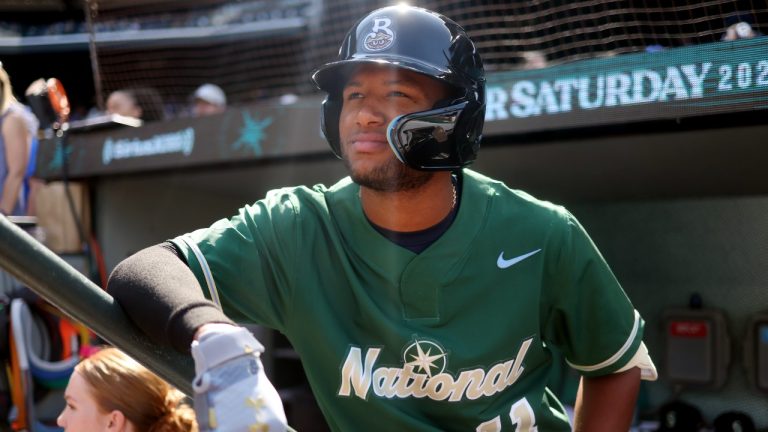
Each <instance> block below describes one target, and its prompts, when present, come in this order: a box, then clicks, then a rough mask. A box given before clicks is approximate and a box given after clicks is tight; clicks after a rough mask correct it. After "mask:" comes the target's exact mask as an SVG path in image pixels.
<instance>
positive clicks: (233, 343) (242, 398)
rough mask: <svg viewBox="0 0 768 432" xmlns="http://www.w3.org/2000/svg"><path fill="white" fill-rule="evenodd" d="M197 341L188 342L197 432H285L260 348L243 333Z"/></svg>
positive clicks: (239, 329) (224, 333) (234, 329)
mask: <svg viewBox="0 0 768 432" xmlns="http://www.w3.org/2000/svg"><path fill="white" fill-rule="evenodd" d="M199 339H200V340H199V341H194V342H192V357H193V358H194V360H195V380H194V381H193V382H192V388H193V389H194V391H195V397H194V406H195V414H196V416H197V422H198V425H199V428H200V431H201V432H224V431H263V432H267V431H269V432H284V431H285V430H286V429H287V421H286V419H285V411H284V410H283V403H282V402H281V401H280V396H278V394H277V390H275V387H274V386H273V385H272V383H271V382H269V379H267V376H266V375H265V374H264V367H263V366H262V364H261V358H260V355H261V353H262V352H264V346H262V345H261V344H260V343H259V341H257V340H256V338H254V337H253V335H252V334H251V333H250V332H249V331H248V330H246V329H244V328H242V327H232V328H231V329H226V330H223V331H219V330H216V331H211V332H207V333H204V334H203V335H202V336H201V337H200V338H199Z"/></svg>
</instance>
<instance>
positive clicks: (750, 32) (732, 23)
mask: <svg viewBox="0 0 768 432" xmlns="http://www.w3.org/2000/svg"><path fill="white" fill-rule="evenodd" d="M752 23H753V20H752V15H751V14H750V13H747V12H740V13H738V14H736V15H734V16H731V17H729V18H728V19H726V20H725V25H726V29H725V34H724V35H723V37H722V40H724V41H734V40H738V39H752V38H753V37H756V36H759V35H760V33H759V32H758V31H756V30H755V29H754V28H753V27H752Z"/></svg>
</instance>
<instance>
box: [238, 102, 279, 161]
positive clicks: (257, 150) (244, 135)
mask: <svg viewBox="0 0 768 432" xmlns="http://www.w3.org/2000/svg"><path fill="white" fill-rule="evenodd" d="M271 124H272V117H266V118H264V119H261V120H259V119H258V118H255V117H252V116H251V114H250V113H249V112H247V111H243V127H241V128H240V137H239V138H238V139H237V141H235V142H233V143H232V144H230V146H229V147H230V150H231V151H240V150H243V149H245V150H248V151H250V152H252V153H253V155H254V156H261V155H262V154H263V153H264V150H263V149H262V147H261V142H262V141H264V139H265V138H266V136H267V134H266V132H265V130H266V129H267V127H268V126H269V125H271Z"/></svg>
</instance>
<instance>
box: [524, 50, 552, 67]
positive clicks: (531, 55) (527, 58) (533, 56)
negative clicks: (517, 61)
mask: <svg viewBox="0 0 768 432" xmlns="http://www.w3.org/2000/svg"><path fill="white" fill-rule="evenodd" d="M522 58H523V65H522V67H521V68H522V69H523V70H530V69H543V68H545V67H547V56H546V55H544V53H543V52H541V51H524V52H523V53H522Z"/></svg>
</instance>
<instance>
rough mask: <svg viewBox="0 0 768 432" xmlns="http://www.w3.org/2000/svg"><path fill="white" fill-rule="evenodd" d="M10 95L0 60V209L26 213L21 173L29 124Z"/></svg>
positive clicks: (26, 156)
mask: <svg viewBox="0 0 768 432" xmlns="http://www.w3.org/2000/svg"><path fill="white" fill-rule="evenodd" d="M17 103H18V102H17V101H16V98H15V97H14V96H13V88H12V87H11V79H10V77H8V73H7V72H6V71H5V69H4V68H3V67H2V65H1V64H0V212H1V213H2V214H5V215H23V214H26V197H25V195H24V175H25V174H26V172H27V164H28V162H29V152H30V140H31V137H30V135H29V131H28V126H27V124H26V122H25V120H24V116H23V114H22V113H21V112H19V109H18V108H12V107H13V106H15V105H16V104H17Z"/></svg>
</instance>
